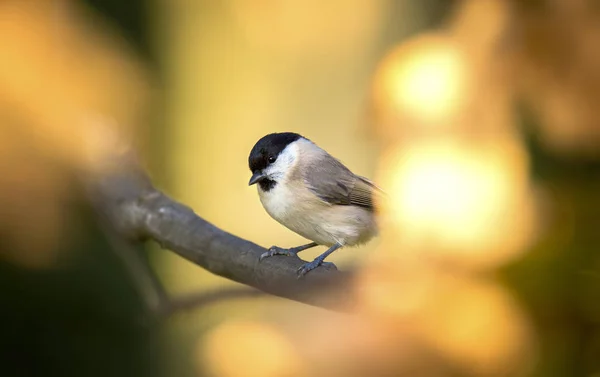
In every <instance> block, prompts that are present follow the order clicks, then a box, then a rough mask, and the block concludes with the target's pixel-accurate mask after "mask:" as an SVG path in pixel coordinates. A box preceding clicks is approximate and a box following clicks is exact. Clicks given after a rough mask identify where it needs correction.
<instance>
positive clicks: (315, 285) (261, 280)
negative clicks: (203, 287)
mask: <svg viewBox="0 0 600 377" xmlns="http://www.w3.org/2000/svg"><path fill="white" fill-rule="evenodd" d="M123 162H126V163H123ZM119 166H120V167H119V169H118V170H113V171H112V173H111V174H107V175H104V176H101V177H99V178H98V177H96V179H94V180H93V182H92V185H91V188H92V190H93V192H92V193H91V194H92V195H91V197H92V199H93V200H94V201H95V202H96V203H95V204H96V208H97V209H98V210H99V211H101V212H102V215H103V217H104V219H105V221H108V222H109V223H110V224H112V226H113V227H114V228H115V231H116V232H117V234H119V235H120V236H121V237H124V238H126V239H129V240H147V239H151V240H154V241H156V242H158V243H159V244H160V245H161V246H162V247H163V248H166V249H168V250H171V251H173V252H175V253H177V254H178V255H180V256H182V257H183V258H185V259H187V260H188V261H190V262H192V263H194V264H196V265H198V266H200V267H202V268H204V269H206V270H207V271H210V272H212V273H213V274H216V275H219V276H222V277H225V278H228V279H231V280H233V281H236V282H238V283H242V284H245V285H248V286H251V287H254V288H257V289H259V290H261V291H263V292H266V293H269V294H273V295H276V296H280V297H284V298H288V299H291V300H295V301H299V302H303V303H306V304H310V305H314V306H319V307H323V308H327V309H333V310H343V311H346V310H350V309H351V308H352V306H353V305H354V297H353V293H352V292H353V287H352V285H353V284H352V274H351V273H348V272H341V271H337V270H334V269H332V270H329V269H326V268H325V267H319V268H317V269H315V270H313V271H311V272H310V274H308V275H307V276H305V277H304V278H302V279H297V275H296V270H297V269H298V268H299V267H300V266H301V265H302V264H303V263H304V262H303V261H302V260H301V259H299V258H297V257H283V256H281V257H273V258H268V259H266V260H263V261H262V262H260V263H259V257H260V255H261V254H262V253H264V252H265V251H267V250H266V249H265V248H263V247H261V246H259V245H256V244H255V243H252V242H250V241H247V240H244V239H242V238H239V237H237V236H235V235H232V234H230V233H227V232H226V231H224V230H222V229H219V228H217V227H216V226H214V225H213V224H211V223H209V222H208V221H206V220H204V219H203V218H201V217H200V216H198V215H197V214H195V213H194V211H192V210H191V209H190V208H189V207H187V206H185V205H183V204H181V203H178V202H177V201H175V200H173V199H171V198H170V197H168V196H167V195H165V194H164V193H162V192H161V191H159V190H157V189H156V188H155V187H154V186H153V184H152V182H151V181H150V179H149V177H148V176H147V175H146V174H145V173H144V172H143V170H142V169H141V168H138V167H137V165H136V164H135V163H132V162H131V161H129V160H127V161H121V162H120V163H119Z"/></svg>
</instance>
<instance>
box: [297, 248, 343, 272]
mask: <svg viewBox="0 0 600 377" xmlns="http://www.w3.org/2000/svg"><path fill="white" fill-rule="evenodd" d="M340 247H342V245H341V244H339V243H336V244H335V245H333V246H331V247H330V248H329V249H327V251H325V252H324V253H323V254H321V255H319V256H318V257H316V258H315V260H313V261H312V262H308V263H305V264H304V265H302V266H301V267H300V268H299V269H298V271H297V273H298V278H301V277H302V276H304V275H306V274H307V273H308V272H309V271H310V270H314V269H315V268H317V267H319V266H321V265H325V264H327V265H331V266H333V267H334V268H335V265H334V264H333V263H329V262H323V261H324V260H325V258H327V257H328V256H329V254H331V253H333V252H334V251H336V250H337V249H339V248H340Z"/></svg>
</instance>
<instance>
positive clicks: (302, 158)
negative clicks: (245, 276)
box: [248, 132, 382, 278]
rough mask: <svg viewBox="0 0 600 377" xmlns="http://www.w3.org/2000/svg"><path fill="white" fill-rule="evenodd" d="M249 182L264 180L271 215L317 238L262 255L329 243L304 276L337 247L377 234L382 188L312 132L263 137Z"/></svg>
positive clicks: (260, 192)
mask: <svg viewBox="0 0 600 377" xmlns="http://www.w3.org/2000/svg"><path fill="white" fill-rule="evenodd" d="M248 165H249V167H250V171H251V172H252V177H251V178H250V182H249V185H250V186H252V185H254V184H258V196H259V198H260V201H261V203H262V205H263V207H264V208H265V210H266V211H267V213H269V215H270V216H271V217H272V218H274V219H275V220H277V221H278V222H279V223H281V224H282V225H284V226H285V227H287V228H289V229H290V230H292V231H294V232H296V233H298V234H299V235H301V236H302V237H305V238H307V239H309V240H311V241H313V242H311V243H309V244H306V245H301V246H297V247H292V248H289V249H284V248H281V247H278V246H272V247H270V248H269V251H268V252H266V253H264V254H262V255H261V256H260V260H261V261H262V260H263V259H264V258H268V257H272V256H274V255H286V256H294V255H297V254H298V253H299V252H300V251H303V250H306V249H309V248H312V247H315V246H318V245H323V246H327V247H329V248H328V249H327V251H325V252H324V253H323V254H321V255H319V256H318V257H317V258H315V259H314V260H313V261H312V262H309V263H306V264H304V265H303V266H301V267H300V268H299V269H298V271H297V273H298V277H299V278H300V277H302V276H304V275H306V274H307V273H308V272H309V271H311V270H313V269H315V268H317V267H319V266H320V265H325V264H327V265H331V266H333V267H335V266H334V265H333V263H329V262H324V260H325V258H327V256H329V255H330V254H331V253H333V252H334V251H335V250H337V249H339V248H342V247H344V246H356V245H360V244H363V243H366V242H368V241H369V240H370V239H371V238H373V237H374V236H375V235H376V234H377V224H376V221H375V201H376V199H375V198H376V196H377V195H379V194H381V193H382V191H381V189H379V188H378V187H377V186H375V185H374V184H373V183H372V182H371V181H369V180H368V179H366V178H363V177H360V176H358V175H355V174H354V173H352V172H351V171H350V169H348V168H347V167H346V166H344V164H342V163H341V162H340V161H338V160H337V159H335V158H334V157H332V156H331V155H330V154H329V153H327V152H326V151H325V150H323V149H321V148H320V147H318V146H317V145H316V144H315V143H313V142H312V141H310V140H308V139H307V138H305V137H303V136H301V135H299V134H297V133H293V132H283V133H272V134H269V135H266V136H264V137H262V138H261V139H260V140H258V142H256V144H255V145H254V147H253V148H252V151H250V156H249V157H248Z"/></svg>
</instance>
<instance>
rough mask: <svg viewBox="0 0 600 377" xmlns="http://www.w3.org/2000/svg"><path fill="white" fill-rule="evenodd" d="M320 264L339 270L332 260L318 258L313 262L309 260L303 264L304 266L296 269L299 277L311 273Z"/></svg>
mask: <svg viewBox="0 0 600 377" xmlns="http://www.w3.org/2000/svg"><path fill="white" fill-rule="evenodd" d="M319 266H323V267H325V268H326V269H328V270H329V269H333V270H337V267H336V265H335V264H333V263H331V262H323V261H320V260H318V259H315V260H314V261H312V262H308V263H305V264H303V265H302V266H300V268H298V269H297V270H296V274H297V275H298V279H300V278H301V277H303V276H304V275H306V274H307V273H309V272H310V271H312V270H314V269H315V268H317V267H319Z"/></svg>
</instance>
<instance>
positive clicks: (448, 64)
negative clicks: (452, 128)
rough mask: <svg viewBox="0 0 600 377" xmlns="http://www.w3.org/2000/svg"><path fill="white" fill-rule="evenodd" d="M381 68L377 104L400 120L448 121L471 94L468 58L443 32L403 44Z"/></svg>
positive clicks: (377, 87) (419, 37)
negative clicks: (469, 93) (469, 90)
mask: <svg viewBox="0 0 600 377" xmlns="http://www.w3.org/2000/svg"><path fill="white" fill-rule="evenodd" d="M378 72H379V73H378V75H377V76H376V78H375V90H374V94H375V97H376V98H375V105H376V106H378V107H379V111H383V112H384V113H387V114H388V116H392V117H394V118H395V119H397V120H398V119H407V118H408V119H410V120H412V121H417V123H419V124H427V125H431V124H436V125H440V124H446V125H447V124H449V123H448V121H449V120H450V119H452V117H454V116H455V115H457V114H458V113H459V111H460V110H461V109H462V108H463V107H464V106H465V102H466V100H467V98H468V82H469V76H468V73H469V68H468V60H467V59H466V57H465V56H464V52H463V51H462V49H461V48H460V45H458V44H457V43H456V42H455V41H453V40H452V38H451V37H449V36H447V35H444V34H441V33H440V34H424V35H421V36H418V37H416V38H415V39H412V40H409V41H407V42H405V43H404V44H402V45H400V46H399V47H398V48H397V49H396V50H394V51H392V52H391V53H390V54H389V55H388V57H386V58H385V59H384V61H383V63H382V65H381V67H380V68H379V70H378ZM380 115H381V114H380Z"/></svg>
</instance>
